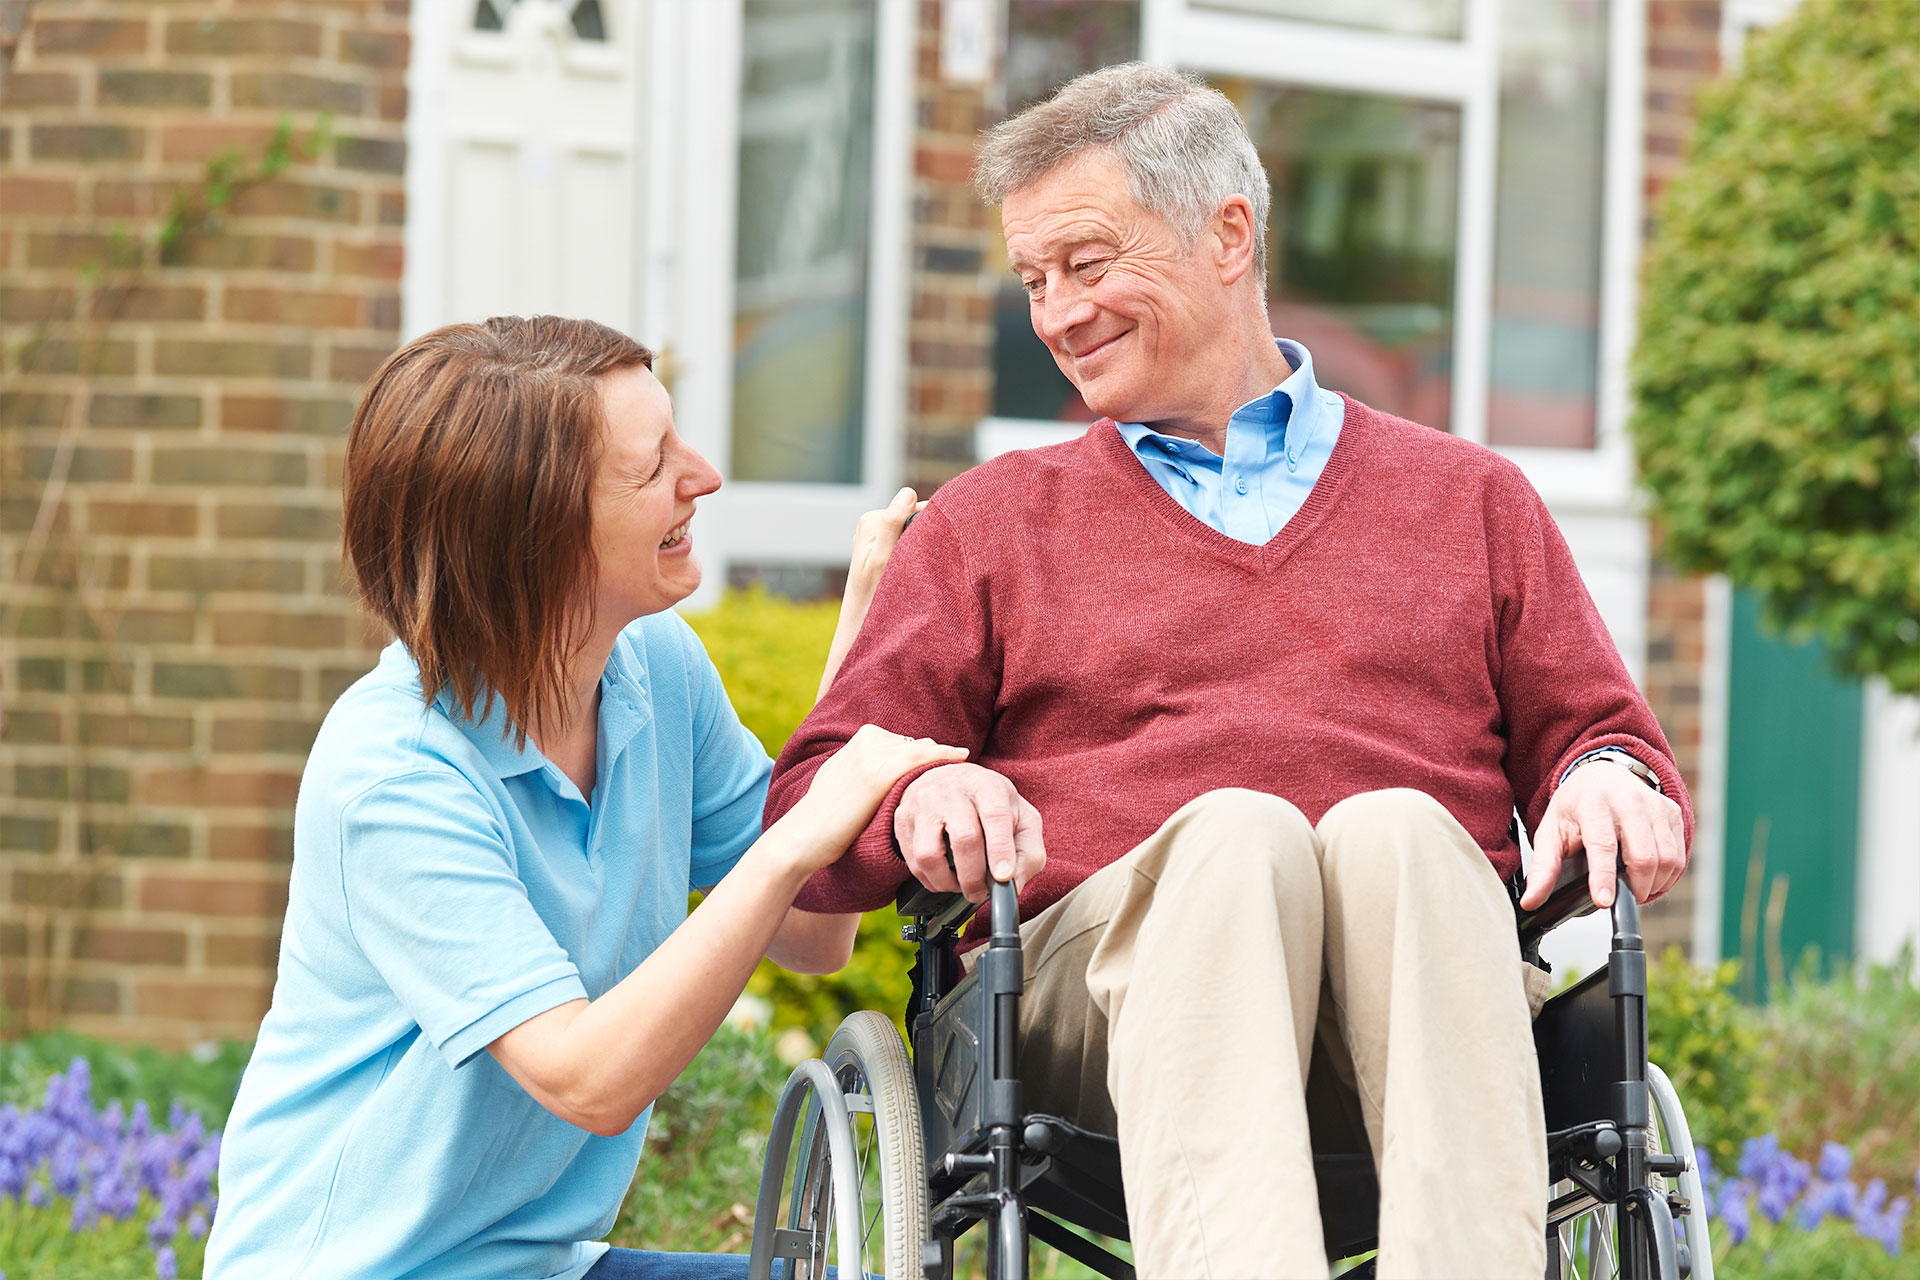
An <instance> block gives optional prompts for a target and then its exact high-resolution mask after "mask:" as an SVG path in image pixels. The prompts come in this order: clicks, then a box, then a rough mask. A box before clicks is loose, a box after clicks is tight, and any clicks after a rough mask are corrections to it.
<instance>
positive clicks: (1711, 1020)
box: [1647, 947, 1771, 1167]
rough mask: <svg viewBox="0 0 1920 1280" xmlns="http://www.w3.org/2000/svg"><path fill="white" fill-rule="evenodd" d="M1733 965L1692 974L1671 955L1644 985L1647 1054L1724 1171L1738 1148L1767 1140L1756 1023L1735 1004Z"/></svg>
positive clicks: (1677, 953) (1697, 1138) (1680, 957)
mask: <svg viewBox="0 0 1920 1280" xmlns="http://www.w3.org/2000/svg"><path fill="white" fill-rule="evenodd" d="M1738 974H1739V962H1738V961H1734V960H1724V961H1722V962H1721V963H1720V965H1719V966H1718V967H1717V968H1715V969H1701V968H1696V967H1695V966H1694V965H1693V964H1692V962H1690V961H1689V960H1688V959H1687V958H1686V956H1685V955H1684V954H1683V953H1682V952H1681V950H1680V949H1679V948H1678V947H1669V948H1667V951H1666V953H1665V954H1664V955H1662V956H1661V957H1660V958H1659V959H1658V960H1657V961H1655V962H1654V964H1653V967H1652V970H1651V972H1650V973H1649V974H1648V983H1647V993H1648V994H1647V1052H1648V1056H1649V1057H1651V1058H1652V1060H1653V1061H1655V1062H1657V1063H1659V1064H1660V1067H1661V1069H1662V1070H1664V1071H1665V1072H1666V1073H1667V1075H1668V1077H1669V1078H1670V1079H1672V1081H1673V1087H1674V1091H1675V1092H1676V1093H1678V1094H1679V1095H1680V1101H1681V1103H1682V1104H1683V1105H1684V1106H1685V1107H1686V1110H1687V1127H1688V1128H1690V1129H1692V1130H1693V1140H1694V1142H1696V1143H1698V1144H1699V1145H1701V1146H1704V1147H1706V1148H1707V1149H1708V1150H1710V1151H1711V1152H1712V1153H1713V1159H1714V1163H1715V1164H1716V1165H1719V1166H1721V1167H1730V1166H1732V1164H1733V1163H1734V1162H1735V1161H1736V1160H1737V1159H1738V1158H1739V1155H1740V1144H1741V1143H1742V1142H1744V1141H1746V1140H1747V1139H1748V1138H1751V1137H1754V1136H1756V1135H1758V1134H1762V1133H1765V1132H1767V1130H1768V1128H1769V1126H1770V1124H1771V1121H1770V1119H1769V1117H1768V1109H1767V1107H1766V1104H1765V1102H1764V1101H1763V1100H1762V1090H1761V1079H1762V1077H1761V1069H1762V1068H1761V1063H1762V1058H1761V1045H1760V1038H1761V1037H1760V1026H1759V1019H1758V1017H1757V1016H1756V1015H1755V1013H1754V1011H1753V1010H1751V1009H1749V1008H1747V1007H1746V1006H1745V1005H1743V1004H1741V1003H1740V1001H1739V1000H1738V999H1737V998H1735V996H1734V982H1735V980H1736V978H1737V977H1738Z"/></svg>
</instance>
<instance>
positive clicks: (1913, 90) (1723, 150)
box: [1631, 0, 1920, 692]
mask: <svg viewBox="0 0 1920 1280" xmlns="http://www.w3.org/2000/svg"><path fill="white" fill-rule="evenodd" d="M1633 381H1634V394H1635V400H1636V409H1635V412H1634V417H1633V421H1632V424H1631V430H1632V433H1633V437H1634V443H1635V447H1636V451H1637V454H1638V457H1639V465H1640V475H1641V478H1642V481H1643V482H1644V484H1645V485H1646V487H1647V488H1648V490H1649V491H1650V492H1651V494H1652V498H1653V513H1654V515H1655V517H1656V519H1657V520H1658V521H1659V523H1660V524H1661V525H1662V526H1663V527H1664V530H1665V533H1666V543H1665V550H1666V554H1667V555H1668V556H1669V557H1670V558H1671V559H1672V560H1673V561H1674V562H1675V563H1676V564H1677V565H1678V566H1679V567H1681V568H1684V569H1691V570H1701V571H1709V572H1721V573H1725V574H1726V575H1727V576H1728V577H1729V578H1730V579H1732V580H1733V581H1734V582H1735V583H1737V584H1739V585H1741V586H1744V587H1748V588H1750V589H1752V590H1754V591H1755V592H1756V593H1757V594H1758V595H1759V596H1760V598H1761V599H1762V601H1763V602H1764V605H1765V609H1766V612H1767V615H1768V618H1769V619H1770V621H1772V622H1773V623H1774V624H1776V625H1781V626H1786V627H1789V628H1791V629H1793V630H1795V631H1796V632H1800V633H1811V634H1817V635H1819V636H1821V637H1822V638H1823V639H1824V640H1825V641H1826V642H1827V645H1828V647H1829V649H1830V651H1831V653H1832V654H1833V656H1834V658H1835V660H1836V661H1837V662H1838V663H1839V664H1840V666H1841V667H1842V668H1843V669H1844V670H1846V671H1849V672H1853V673H1873V672H1877V673H1880V674H1883V675H1885V676H1886V677H1887V678H1888V679H1889V681H1890V682H1891V683H1892V684H1893V686H1894V687H1895V688H1896V689H1898V690H1901V691H1904V692H1915V691H1920V459H1916V443H1917V439H1920V437H1917V436H1916V433H1920V4H1910V3H1898V4H1879V3H1876V4H1859V3H1848V2H1846V0H1808V2H1807V3H1806V4H1805V5H1804V6H1803V8H1802V9H1801V10H1800V11H1799V13H1798V14H1796V15H1795V16H1794V17H1793V18H1791V19H1789V20H1788V21H1786V22H1784V23H1782V24H1781V25H1780V26H1779V27H1777V28H1775V29H1774V30H1772V31H1770V32H1767V33H1764V34H1762V35H1760V36H1758V37H1756V38H1755V39H1754V40H1753V41H1752V42H1751V43H1750V44H1749V46H1748V49H1747V52H1746V62H1745V65H1744V66H1743V67H1742V68H1741V70H1740V71H1739V73H1738V74H1737V75H1734V76H1732V77H1730V78H1728V79H1726V80H1724V81H1722V82H1720V83H1718V84H1716V85H1714V86H1711V87H1709V88H1708V89H1707V90H1706V91H1704V92H1703V93H1702V95H1701V104H1700V117H1699V124H1698V131H1697V134H1696V136H1695V139H1694V143H1693V150H1692V153H1691V155H1690V157H1689V159H1688V162H1687V165H1686V168H1685V170H1684V171H1683V173H1682V174H1681V175H1680V176H1679V177H1678V178H1676V179H1675V181H1674V182H1673V184H1672V186H1671V187H1670V188H1669V189H1668V191H1667V193H1666V197H1665V200H1664V203H1663V204H1662V206H1661V208H1660V212H1659V229H1658V231H1657V233H1656V234H1655V236H1654V239H1653V242H1652V244H1651V245H1650V247H1649V250H1648V254H1647V258H1646V264H1645V280H1644V288H1643V304H1642V309H1641V315H1640V344H1639V348H1638V350H1637V352H1636V353H1635V357H1634V364H1633Z"/></svg>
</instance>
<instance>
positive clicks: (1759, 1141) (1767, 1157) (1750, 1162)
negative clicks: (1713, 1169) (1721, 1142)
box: [1740, 1133, 1920, 1182]
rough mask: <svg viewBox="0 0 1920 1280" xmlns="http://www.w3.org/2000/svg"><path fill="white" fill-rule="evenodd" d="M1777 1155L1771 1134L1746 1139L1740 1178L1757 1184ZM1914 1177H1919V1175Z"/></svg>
mask: <svg viewBox="0 0 1920 1280" xmlns="http://www.w3.org/2000/svg"><path fill="white" fill-rule="evenodd" d="M1779 1153H1780V1139H1779V1138H1777V1137H1775V1136H1774V1135H1773V1134H1771V1133H1769V1134H1767V1135H1765V1136H1764V1137H1759V1138H1748V1139H1747V1140H1746V1141H1745V1142H1743V1143H1741V1144H1740V1176H1741V1177H1743V1178H1746V1179H1748V1180H1749V1181H1753V1182H1758V1181H1759V1180H1760V1175H1761V1174H1762V1173H1763V1172H1764V1171H1765V1170H1766V1168H1767V1167H1768V1166H1769V1165H1771V1164H1772V1163H1773V1158H1774V1157H1775V1156H1776V1155H1778V1154H1779ZM1915 1176H1916V1177H1920V1174H1916V1175H1915Z"/></svg>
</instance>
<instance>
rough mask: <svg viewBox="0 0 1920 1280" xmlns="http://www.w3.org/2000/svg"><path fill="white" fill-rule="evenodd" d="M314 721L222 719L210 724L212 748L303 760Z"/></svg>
mask: <svg viewBox="0 0 1920 1280" xmlns="http://www.w3.org/2000/svg"><path fill="white" fill-rule="evenodd" d="M319 731H320V725H319V723H318V721H315V720H310V719H298V718H296V719H286V718H276V717H271V716H232V717H226V716H223V717H221V718H220V719H218V720H215V721H214V722H213V749H214V750H215V751H230V752H235V753H240V752H246V753H249V754H257V753H269V754H277V755H290V756H301V757H304V756H305V755H306V754H307V752H308V751H310V750H312V749H313V738H314V735H315V734H316V733H318V732H319Z"/></svg>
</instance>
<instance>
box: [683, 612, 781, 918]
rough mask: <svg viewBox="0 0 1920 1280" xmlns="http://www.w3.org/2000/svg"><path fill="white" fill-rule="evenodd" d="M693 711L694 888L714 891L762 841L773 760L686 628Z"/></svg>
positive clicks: (690, 868) (691, 870) (690, 872)
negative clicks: (740, 713) (763, 817)
mask: <svg viewBox="0 0 1920 1280" xmlns="http://www.w3.org/2000/svg"><path fill="white" fill-rule="evenodd" d="M681 626H682V629H683V634H682V641H681V642H682V644H683V645H684V646H685V648H686V664H687V668H686V669H687V683H688V686H689V692H690V693H691V695H692V698H691V702H692V708H693V739H692V741H693V850H692V855H691V858H690V863H689V866H688V883H690V884H692V885H693V886H694V887H695V888H703V889H704V888H711V887H712V886H714V885H716V884H719V883H720V881H721V880H722V879H723V878H724V877H725V876H726V874H727V873H728V872H729V871H731V870H733V868H734V867H735V866H736V865H737V864H738V863H739V861H740V858H741V855H743V854H744V853H746V851H747V849H748V848H749V847H750V846H751V845H752V844H753V842H754V841H755V840H758V839H759V838H760V815H761V811H762V810H763V808H764V807H765V805H766V802H767V781H768V779H769V778H770V777H772V775H773V761H772V760H771V759H769V758H768V756H767V751H766V748H765V747H763V746H761V745H760V740H759V739H758V738H756V737H754V736H753V734H752V732H750V731H749V730H748V729H747V727H746V726H745V725H743V724H741V723H740V716H739V715H738V713H736V712H735V711H734V709H733V703H732V702H730V701H729V700H728V699H727V690H726V687H725V686H724V685H722V684H721V683H720V672H719V671H718V670H716V669H715V667H714V665H713V659H711V658H709V657H708V656H707V651H706V648H705V647H704V646H703V645H701V643H700V638H699V637H698V636H697V635H695V634H694V632H693V628H691V627H688V626H686V624H684V623H682V624H681Z"/></svg>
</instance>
